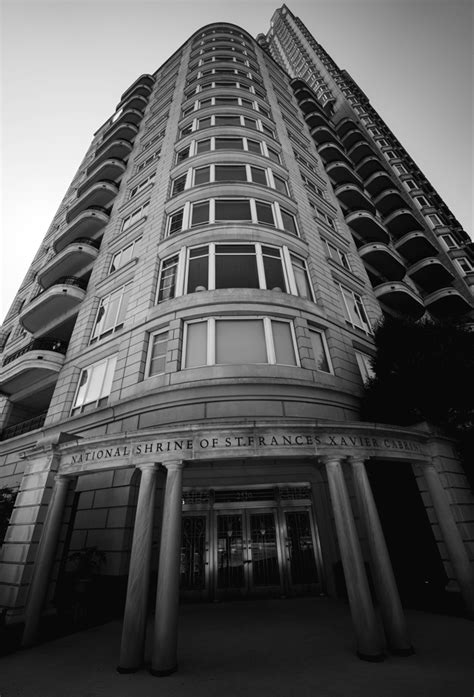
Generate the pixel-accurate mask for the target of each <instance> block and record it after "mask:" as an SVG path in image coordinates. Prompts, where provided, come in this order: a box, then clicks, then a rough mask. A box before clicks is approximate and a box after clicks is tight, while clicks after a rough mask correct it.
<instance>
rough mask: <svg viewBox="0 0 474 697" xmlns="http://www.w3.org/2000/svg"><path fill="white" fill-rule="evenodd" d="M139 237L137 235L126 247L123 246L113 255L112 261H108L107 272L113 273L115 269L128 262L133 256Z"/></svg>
mask: <svg viewBox="0 0 474 697" xmlns="http://www.w3.org/2000/svg"><path fill="white" fill-rule="evenodd" d="M140 239H141V238H140V237H139V238H138V239H137V240H134V241H133V242H131V243H130V244H128V245H127V246H126V247H124V248H123V249H121V250H120V251H118V252H116V253H115V254H114V255H113V257H112V261H111V263H110V269H109V273H113V272H114V271H117V269H120V268H121V267H122V266H125V264H128V262H129V261H130V260H131V259H132V258H133V252H134V250H135V246H136V244H137V243H138V242H139V241H140Z"/></svg>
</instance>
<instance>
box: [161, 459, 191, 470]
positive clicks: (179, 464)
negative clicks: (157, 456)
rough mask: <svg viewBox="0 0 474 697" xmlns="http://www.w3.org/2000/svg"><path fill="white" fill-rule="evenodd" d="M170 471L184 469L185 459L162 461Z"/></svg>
mask: <svg viewBox="0 0 474 697" xmlns="http://www.w3.org/2000/svg"><path fill="white" fill-rule="evenodd" d="M161 464H162V466H163V467H165V468H166V469H167V470H168V471H176V470H182V469H183V468H184V467H185V466H186V463H185V461H184V460H169V461H168V462H162V463H161Z"/></svg>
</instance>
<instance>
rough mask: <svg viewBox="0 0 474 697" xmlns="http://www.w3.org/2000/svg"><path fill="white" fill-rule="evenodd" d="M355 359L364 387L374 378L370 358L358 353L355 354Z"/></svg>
mask: <svg viewBox="0 0 474 697" xmlns="http://www.w3.org/2000/svg"><path fill="white" fill-rule="evenodd" d="M355 357H356V360H357V365H358V366H359V370H360V375H361V378H362V382H363V383H364V385H366V384H367V383H368V382H369V380H371V379H372V378H374V377H375V371H374V369H373V367H372V358H371V357H370V356H367V354H365V353H361V352H360V351H356V352H355Z"/></svg>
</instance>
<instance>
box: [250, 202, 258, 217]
mask: <svg viewBox="0 0 474 697" xmlns="http://www.w3.org/2000/svg"><path fill="white" fill-rule="evenodd" d="M249 201H250V215H251V217H252V223H258V217H257V204H256V203H255V199H254V198H251V199H249Z"/></svg>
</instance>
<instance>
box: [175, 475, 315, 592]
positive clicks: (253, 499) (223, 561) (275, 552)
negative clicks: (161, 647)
mask: <svg viewBox="0 0 474 697" xmlns="http://www.w3.org/2000/svg"><path fill="white" fill-rule="evenodd" d="M310 495H311V491H310V488H309V486H305V487H301V486H298V487H273V488H272V489H262V488H260V489H258V488H255V489H246V490H238V491H237V490H212V491H208V492H203V491H196V490H193V491H189V492H186V491H185V493H184V501H185V503H184V510H183V525H182V542H181V594H182V597H183V598H187V599H194V600H198V599H210V600H212V599H220V598H230V597H248V596H259V595H260V596H261V595H267V596H279V595H297V594H303V593H318V592H320V591H321V568H320V567H321V565H320V555H319V542H318V537H317V531H316V527H315V524H314V520H313V515H312V513H313V512H312V506H311V499H310ZM196 498H199V499H200V500H199V501H198V502H197V501H196ZM203 498H206V499H207V500H206V501H204V500H203Z"/></svg>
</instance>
